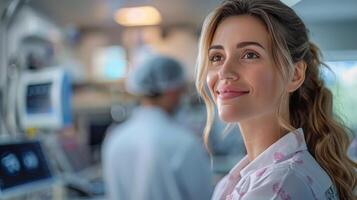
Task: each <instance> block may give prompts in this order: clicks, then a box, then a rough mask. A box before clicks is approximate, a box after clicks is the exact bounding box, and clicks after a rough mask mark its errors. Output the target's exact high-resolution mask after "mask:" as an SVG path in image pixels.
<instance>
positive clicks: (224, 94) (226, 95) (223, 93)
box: [217, 90, 249, 100]
mask: <svg viewBox="0 0 357 200" xmlns="http://www.w3.org/2000/svg"><path fill="white" fill-rule="evenodd" d="M248 93H249V91H234V90H218V91H217V94H218V99H220V100H228V99H233V98H237V97H240V96H242V95H245V94H248Z"/></svg>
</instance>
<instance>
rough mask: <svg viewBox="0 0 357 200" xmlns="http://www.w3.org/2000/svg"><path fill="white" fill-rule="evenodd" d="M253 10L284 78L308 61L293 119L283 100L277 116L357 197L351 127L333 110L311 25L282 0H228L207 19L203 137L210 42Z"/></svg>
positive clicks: (200, 68)
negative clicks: (226, 23) (224, 25)
mask: <svg viewBox="0 0 357 200" xmlns="http://www.w3.org/2000/svg"><path fill="white" fill-rule="evenodd" d="M236 15H250V16H254V17H256V18H258V19H260V20H261V21H262V22H263V23H264V24H265V26H266V28H267V30H268V32H269V37H270V40H271V43H272V44H271V45H272V56H273V60H274V62H275V64H276V66H277V69H278V71H279V73H280V75H281V77H282V78H283V80H284V81H286V82H287V81H289V77H292V74H293V73H294V63H296V62H299V61H303V62H305V63H306V65H307V69H306V72H305V80H304V83H303V84H302V85H301V87H300V88H299V89H297V90H296V91H295V92H293V93H292V94H288V93H286V94H285V95H283V96H282V98H283V99H284V98H285V99H286V98H288V99H289V101H285V102H289V113H290V121H287V120H285V119H284V118H283V117H281V116H283V114H282V112H283V109H282V108H283V107H284V105H283V102H284V101H282V103H281V105H280V106H279V109H278V111H277V116H279V117H278V118H279V123H280V125H281V127H283V128H285V129H286V130H288V131H292V130H294V129H296V128H299V127H302V128H303V129H304V133H305V138H306V142H307V146H308V150H309V152H310V153H311V154H312V155H313V156H314V158H315V159H316V160H317V162H318V163H319V164H320V165H321V167H322V168H323V169H324V170H325V171H326V172H327V173H328V174H329V176H330V178H331V179H332V181H333V183H334V184H335V186H336V188H337V191H338V193H339V197H340V199H356V196H354V194H353V192H354V189H355V188H356V184H357V174H356V168H357V164H356V163H355V162H353V161H352V160H351V159H350V158H349V157H348V156H347V149H348V146H349V144H350V142H351V141H350V138H349V133H350V132H349V131H348V129H347V128H346V127H345V126H344V125H343V124H342V123H341V122H340V121H339V120H337V119H336V116H334V114H333V111H332V94H331V92H330V90H329V89H328V88H326V87H325V85H324V82H323V80H322V79H321V78H320V68H321V67H323V66H326V65H324V64H323V63H322V62H321V60H320V57H321V56H320V51H319V49H318V47H317V46H316V45H314V44H313V43H311V42H310V40H309V37H308V30H307V29H306V27H305V25H304V23H303V22H302V20H301V19H300V18H299V17H298V16H297V15H296V13H295V12H294V11H293V10H292V9H291V8H290V7H288V6H286V5H285V4H283V3H281V2H280V1H279V0H226V1H224V2H223V3H222V4H221V5H220V6H219V7H218V8H216V9H215V10H213V11H212V12H211V13H210V15H208V16H207V17H206V19H205V22H204V24H203V28H202V33H201V37H200V42H199V52H198V58H197V73H196V75H197V78H196V87H197V90H198V92H199V94H200V95H201V96H202V97H203V99H204V101H205V104H206V109H207V121H206V126H205V130H204V140H205V143H206V146H208V137H209V133H210V130H211V126H212V122H213V118H214V103H213V100H212V99H211V98H210V96H209V94H208V91H207V89H206V81H205V80H206V75H207V70H206V66H208V55H207V54H208V48H209V45H210V44H211V42H212V39H213V36H214V33H215V31H216V29H217V27H218V25H219V24H220V22H222V21H223V20H224V19H225V18H227V17H230V16H236Z"/></svg>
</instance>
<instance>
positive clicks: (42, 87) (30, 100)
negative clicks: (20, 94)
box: [26, 83, 53, 114]
mask: <svg viewBox="0 0 357 200" xmlns="http://www.w3.org/2000/svg"><path fill="white" fill-rule="evenodd" d="M51 87H52V83H40V84H30V85H28V86H27V92H26V112H27V114H47V113H51V112H53V110H52V105H51Z"/></svg>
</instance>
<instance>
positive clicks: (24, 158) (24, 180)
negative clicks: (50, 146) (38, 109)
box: [0, 141, 52, 199]
mask: <svg viewBox="0 0 357 200" xmlns="http://www.w3.org/2000/svg"><path fill="white" fill-rule="evenodd" d="M50 182H52V174H51V171H50V168H49V165H48V162H47V159H46V157H45V155H44V153H43V149H42V146H41V144H40V142H39V141H26V142H12V143H0V197H5V196H11V195H16V194H19V193H25V192H26V191H29V190H30V191H33V190H35V189H36V187H40V186H41V185H42V187H43V186H44V185H47V186H48V184H49V183H50ZM0 199H1V198H0Z"/></svg>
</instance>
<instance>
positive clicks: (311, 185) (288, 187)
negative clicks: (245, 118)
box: [212, 128, 338, 200]
mask: <svg viewBox="0 0 357 200" xmlns="http://www.w3.org/2000/svg"><path fill="white" fill-rule="evenodd" d="M231 199H232V200H310V199H311V200H337V199H338V195H337V192H336V189H335V187H334V185H333V183H332V181H331V179H330V178H329V176H328V175H327V173H326V172H325V171H324V170H323V169H322V168H321V167H320V165H319V164H318V163H317V162H316V160H315V159H314V158H313V157H312V155H311V154H310V153H309V151H308V150H307V147H306V142H305V138H304V133H303V130H302V129H301V128H299V129H296V130H295V131H292V132H290V133H288V134H287V135H285V136H284V137H282V138H280V139H279V140H278V141H277V142H275V143H274V144H273V145H271V146H270V147H269V148H268V149H266V150H265V151H264V152H263V153H261V154H260V155H259V156H258V157H257V158H255V159H254V160H253V161H249V159H248V157H247V156H246V157H244V158H243V159H242V160H241V161H240V162H239V163H238V164H237V165H236V166H235V167H234V168H233V169H232V170H231V171H230V172H229V174H227V175H226V176H225V177H224V178H223V179H222V180H221V181H220V182H219V183H218V185H217V186H216V189H215V192H214V194H213V196H212V200H231Z"/></svg>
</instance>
